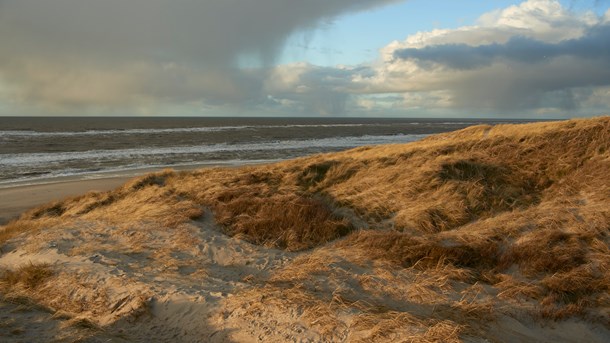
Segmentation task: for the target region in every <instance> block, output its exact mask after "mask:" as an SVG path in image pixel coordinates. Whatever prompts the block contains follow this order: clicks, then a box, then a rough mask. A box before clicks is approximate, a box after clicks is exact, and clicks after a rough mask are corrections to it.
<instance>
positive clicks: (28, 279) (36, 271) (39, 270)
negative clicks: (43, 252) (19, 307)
mask: <svg viewBox="0 0 610 343" xmlns="http://www.w3.org/2000/svg"><path fill="white" fill-rule="evenodd" d="M53 274H54V273H53V269H52V268H51V266H50V265H48V264H32V263H29V264H26V265H23V266H21V267H19V268H17V269H16V270H6V271H4V273H3V274H2V275H1V276H0V281H2V283H3V284H4V286H5V287H6V288H8V289H12V288H15V287H21V288H25V289H28V290H34V289H36V288H37V287H38V286H40V285H41V284H42V283H43V282H45V280H46V279H48V278H49V277H51V276H53Z"/></svg>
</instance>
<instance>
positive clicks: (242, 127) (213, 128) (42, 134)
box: [0, 124, 390, 137]
mask: <svg viewBox="0 0 610 343" xmlns="http://www.w3.org/2000/svg"><path fill="white" fill-rule="evenodd" d="M384 125H390V124H287V125H239V126H209V127H181V128H168V129H125V130H87V131H58V132H43V131H30V130H9V131H0V137H30V136H34V137H69V136H104V135H147V134H169V133H197V132H221V131H239V130H257V129H287V128H322V127H328V128H333V127H361V126H384Z"/></svg>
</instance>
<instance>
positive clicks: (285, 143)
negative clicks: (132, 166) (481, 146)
mask: <svg viewBox="0 0 610 343" xmlns="http://www.w3.org/2000/svg"><path fill="white" fill-rule="evenodd" d="M425 136H426V135H421V134H411V135H392V136H370V135H365V136H358V137H335V138H322V139H307V140H282V141H274V142H262V143H239V144H226V143H221V144H209V145H194V146H174V147H162V148H130V149H117V150H89V151H76V152H57V153H17V154H2V155H0V158H1V160H2V164H4V165H5V166H14V167H27V166H37V165H45V164H60V163H62V162H78V161H96V162H99V161H112V160H125V159H137V158H138V157H147V156H160V157H170V156H171V155H199V154H208V153H222V152H240V151H243V152H252V151H279V150H298V149H315V148H317V149H320V148H322V149H324V148H326V149H336V148H352V147H357V146H363V145H377V144H390V143H407V142H412V141H416V140H419V139H421V138H423V137H425Z"/></svg>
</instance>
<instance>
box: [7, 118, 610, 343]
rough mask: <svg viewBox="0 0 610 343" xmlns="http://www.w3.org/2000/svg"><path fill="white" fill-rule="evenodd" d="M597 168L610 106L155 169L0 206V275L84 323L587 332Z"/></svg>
mask: <svg viewBox="0 0 610 343" xmlns="http://www.w3.org/2000/svg"><path fill="white" fill-rule="evenodd" d="M608 175H610V117H600V118H593V119H583V120H570V121H563V122H548V123H536V124H522V125H496V126H488V125H480V126H474V127H470V128H467V129H464V130H460V131H456V132H451V133H446V134H440V135H434V136H430V137H428V138H426V139H423V140H421V141H418V142H414V143H409V144H400V145H385V146H375V147H361V148H356V149H352V150H348V151H344V152H339V153H330V154H320V155H314V156H309V157H305V158H299V159H295V160H290V161H284V162H280V163H275V164H270V165H264V166H245V167H241V168H235V169H223V168H212V169H201V170H197V171H181V172H175V171H171V170H167V171H164V172H160V173H154V174H149V175H146V176H143V177H141V178H137V179H134V180H132V181H130V182H128V183H127V184H125V185H124V186H122V187H119V188H117V189H116V190H114V191H110V192H97V193H93V192H92V193H88V194H85V195H82V196H79V197H74V198H69V199H64V200H61V201H56V202H54V203H50V204H48V205H45V206H42V207H39V208H36V209H33V210H30V211H28V212H26V213H24V214H23V215H22V216H21V217H20V218H19V219H18V220H15V221H13V222H10V223H8V224H7V225H5V226H4V227H3V228H2V229H1V231H0V248H1V249H2V250H1V255H0V267H2V268H3V269H4V270H5V271H4V272H3V276H2V280H3V281H2V283H1V286H0V290H1V293H2V294H3V297H4V298H5V299H6V300H7V301H13V302H14V301H23V299H27V303H33V304H37V306H42V307H43V308H44V309H45V311H47V312H50V313H52V314H54V317H55V318H57V317H59V319H61V320H60V321H61V323H60V324H57V325H58V326H57V327H60V328H66V327H68V328H75V327H76V328H82V329H79V330H76V331H74V330H72V331H70V330H68V331H64V332H68V333H65V334H63V335H64V336H65V335H72V336H66V337H68V338H73V337H76V336H77V337H79V339H83V340H90V341H96V340H97V339H102V337H103V338H104V339H111V340H113V341H144V340H147V339H150V338H151V337H152V338H154V339H157V340H159V341H164V340H174V341H202V342H207V341H216V342H240V341H244V342H245V341H252V340H259V341H312V342H314V341H329V342H344V341H348V342H358V341H363V342H364V341H380V342H382V341H388V342H389V341H392V342H393V341H417V342H439V341H442V342H459V341H475V342H476V341H515V342H517V341H523V340H538V341H557V340H563V341H590V342H595V341H599V342H603V341H607V340H608V339H610V313H609V311H610V295H609V294H610V273H609V268H610V238H609V237H608V233H609V232H608V230H609V228H610V182H608ZM16 269H19V271H20V272H19V273H16V272H15V270H16ZM30 274H31V275H30ZM20 275H26V276H27V275H30V277H23V278H21V277H20ZM11 299H12V300H11ZM15 299H16V300H15ZM20 299H21V300H20ZM58 313H59V314H58ZM0 325H2V323H0ZM11 325H18V324H14V323H13V324H11ZM54 325H55V324H54ZM23 331H24V332H26V331H27V330H25V329H23ZM60 331H61V330H60ZM15 332H20V331H15ZM24 332H22V333H18V334H15V335H12V336H11V335H10V334H9V335H8V336H7V337H8V338H12V337H13V336H15V337H18V336H20V335H24V334H26V333H24ZM49 332H50V333H49V335H51V336H52V337H51V336H49V337H50V338H57V337H60V338H61V339H68V338H66V337H64V336H61V335H62V334H61V332H56V333H53V332H54V331H53V330H49ZM53 335H55V336H53ZM57 335H59V336H57ZM56 336H57V337H56Z"/></svg>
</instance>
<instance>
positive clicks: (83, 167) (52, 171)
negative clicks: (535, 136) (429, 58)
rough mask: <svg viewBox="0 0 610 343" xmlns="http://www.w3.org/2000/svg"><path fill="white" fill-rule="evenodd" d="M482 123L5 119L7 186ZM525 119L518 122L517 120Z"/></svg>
mask: <svg viewBox="0 0 610 343" xmlns="http://www.w3.org/2000/svg"><path fill="white" fill-rule="evenodd" d="M507 122H509V121H506V120H483V119H459V120H455V119H453V120H450V119H389V118H383V119H373V118H225V117H223V118H183V117H180V118H177V117H164V118H161V117H154V118H150V117H149V118H143V117H120V118H117V117H104V118H101V117H0V188H2V187H10V186H12V185H15V184H36V183H46V182H50V181H52V180H54V179H57V178H65V177H77V178H83V179H94V178H102V177H109V176H127V175H130V174H131V173H134V172H137V171H139V170H151V169H152V170H154V169H161V168H176V169H184V168H192V167H199V166H217V165H242V164H253V163H267V162H274V161H279V160H285V159H290V158H295V157H299V156H305V155H310V154H315V153H322V152H332V151H339V150H345V149H350V148H354V147H359V146H364V145H377V144H397V143H407V142H413V141H417V140H419V139H422V138H424V137H426V136H428V135H431V134H435V133H440V132H447V131H453V130H458V129H462V128H465V127H467V126H471V125H477V124H492V125H493V124H499V123H507ZM510 122H518V121H514V120H513V121H510Z"/></svg>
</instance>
